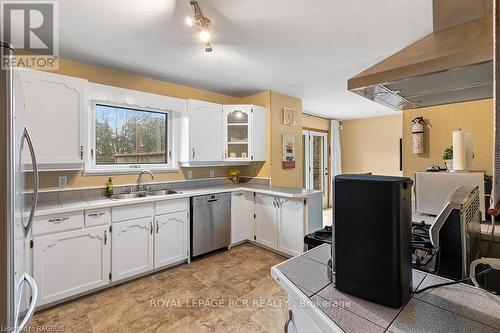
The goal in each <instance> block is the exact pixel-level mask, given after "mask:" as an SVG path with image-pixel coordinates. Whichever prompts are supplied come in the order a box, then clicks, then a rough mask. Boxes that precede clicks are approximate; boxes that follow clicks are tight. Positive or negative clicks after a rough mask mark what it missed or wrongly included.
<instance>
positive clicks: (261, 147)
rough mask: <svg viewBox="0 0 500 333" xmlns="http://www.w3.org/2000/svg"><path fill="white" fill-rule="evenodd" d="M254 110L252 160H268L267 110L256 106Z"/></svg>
mask: <svg viewBox="0 0 500 333" xmlns="http://www.w3.org/2000/svg"><path fill="white" fill-rule="evenodd" d="M252 110H253V112H252V135H251V136H252V160H253V161H265V160H266V145H267V110H266V108H263V107H260V106H254V107H253V109H252Z"/></svg>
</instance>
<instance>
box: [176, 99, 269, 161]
mask: <svg viewBox="0 0 500 333" xmlns="http://www.w3.org/2000/svg"><path fill="white" fill-rule="evenodd" d="M187 105H188V107H187V109H188V112H187V114H186V116H185V117H184V119H183V121H182V128H181V132H182V134H181V139H180V142H181V157H180V161H181V163H182V164H184V165H186V164H191V165H218V164H224V163H226V164H227V163H231V164H235V165H237V164H238V162H243V164H248V162H252V161H265V160H266V141H267V116H266V108H263V107H259V106H254V105H224V106H223V105H220V104H214V103H209V102H203V101H198V100H188V103H187Z"/></svg>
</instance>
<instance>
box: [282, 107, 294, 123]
mask: <svg viewBox="0 0 500 333" xmlns="http://www.w3.org/2000/svg"><path fill="white" fill-rule="evenodd" d="M283 124H285V125H288V126H293V125H295V110H294V109H292V108H283Z"/></svg>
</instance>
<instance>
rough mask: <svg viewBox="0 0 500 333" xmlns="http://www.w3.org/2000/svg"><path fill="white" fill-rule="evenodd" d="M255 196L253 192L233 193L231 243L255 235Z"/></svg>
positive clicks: (251, 237)
mask: <svg viewBox="0 0 500 333" xmlns="http://www.w3.org/2000/svg"><path fill="white" fill-rule="evenodd" d="M254 207H255V204H254V196H253V193H252V192H246V191H242V192H234V193H232V194H231V244H236V243H239V242H242V241H246V240H249V239H252V240H253V237H254V235H255V228H254V217H253V216H254V213H255V209H254Z"/></svg>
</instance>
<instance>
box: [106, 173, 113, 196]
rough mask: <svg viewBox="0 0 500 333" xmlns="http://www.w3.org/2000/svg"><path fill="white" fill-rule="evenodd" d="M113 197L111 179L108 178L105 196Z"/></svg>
mask: <svg viewBox="0 0 500 333" xmlns="http://www.w3.org/2000/svg"><path fill="white" fill-rule="evenodd" d="M112 195H113V178H111V177H109V179H108V182H107V183H106V196H107V197H108V198H109V197H110V196H112Z"/></svg>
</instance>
